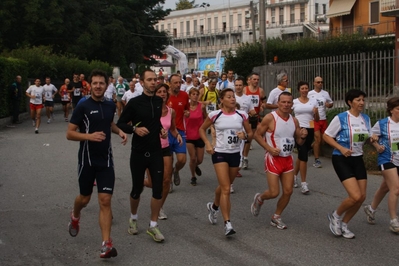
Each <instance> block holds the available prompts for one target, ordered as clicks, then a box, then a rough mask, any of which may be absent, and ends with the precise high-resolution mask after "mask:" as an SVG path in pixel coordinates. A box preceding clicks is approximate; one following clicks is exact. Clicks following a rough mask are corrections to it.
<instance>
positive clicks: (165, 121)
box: [161, 106, 172, 149]
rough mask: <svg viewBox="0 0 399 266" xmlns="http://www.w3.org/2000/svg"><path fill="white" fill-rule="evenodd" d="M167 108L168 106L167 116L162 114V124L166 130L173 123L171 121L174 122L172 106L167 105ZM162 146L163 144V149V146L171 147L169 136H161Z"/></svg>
mask: <svg viewBox="0 0 399 266" xmlns="http://www.w3.org/2000/svg"><path fill="white" fill-rule="evenodd" d="M166 107H167V106H166ZM167 108H168V112H167V113H166V115H165V116H162V117H161V124H162V127H163V128H164V129H165V130H166V131H168V130H169V128H170V124H171V122H172V111H171V109H170V107H167ZM161 146H162V149H163V148H166V147H169V140H168V138H166V139H163V138H161Z"/></svg>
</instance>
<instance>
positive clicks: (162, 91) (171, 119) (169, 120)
mask: <svg viewBox="0 0 399 266" xmlns="http://www.w3.org/2000/svg"><path fill="white" fill-rule="evenodd" d="M155 95H156V96H159V97H161V98H162V100H163V104H162V117H161V124H162V127H163V128H164V129H165V130H166V131H168V130H169V131H170V132H171V133H172V135H173V136H174V137H176V138H177V141H178V142H179V144H180V145H181V144H182V143H183V140H182V138H181V136H180V134H179V132H178V131H177V128H176V124H175V117H176V114H175V111H174V110H173V109H172V108H169V107H168V106H166V102H167V101H168V98H169V86H168V85H167V84H159V85H157V87H156V88H155ZM161 146H162V154H163V164H164V170H163V187H162V206H163V204H164V203H165V200H166V197H167V196H168V194H169V187H170V184H171V180H172V168H173V159H172V154H171V152H170V149H169V141H168V138H165V139H164V138H161ZM147 176H148V178H147V179H146V182H145V186H147V187H151V186H152V184H151V176H150V174H149V172H148V171H147ZM167 218H168V217H167V216H166V214H165V212H164V211H163V208H161V210H160V211H159V216H158V219H160V220H166V219H167Z"/></svg>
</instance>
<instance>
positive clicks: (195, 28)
mask: <svg viewBox="0 0 399 266" xmlns="http://www.w3.org/2000/svg"><path fill="white" fill-rule="evenodd" d="M197 28H198V25H197V20H196V19H194V34H197Z"/></svg>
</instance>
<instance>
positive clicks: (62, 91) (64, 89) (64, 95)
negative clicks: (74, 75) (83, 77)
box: [58, 79, 71, 122]
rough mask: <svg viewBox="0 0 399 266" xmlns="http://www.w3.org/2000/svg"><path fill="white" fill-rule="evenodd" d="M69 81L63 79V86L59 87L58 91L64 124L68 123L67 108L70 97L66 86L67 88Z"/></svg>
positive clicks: (69, 103)
mask: <svg viewBox="0 0 399 266" xmlns="http://www.w3.org/2000/svg"><path fill="white" fill-rule="evenodd" d="M69 83H70V81H69V79H65V81H64V84H63V85H62V86H61V88H60V90H59V91H58V94H59V95H60V97H61V103H62V110H63V111H64V119H65V122H68V121H69V120H68V117H69V106H70V105H71V97H70V94H69V92H68V86H69Z"/></svg>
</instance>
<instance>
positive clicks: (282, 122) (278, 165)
mask: <svg viewBox="0 0 399 266" xmlns="http://www.w3.org/2000/svg"><path fill="white" fill-rule="evenodd" d="M292 105H293V99H292V95H291V93H289V92H282V93H281V94H280V95H279V96H278V100H277V106H278V108H277V110H276V111H273V112H271V113H269V114H267V115H266V116H265V117H264V118H263V120H262V122H261V123H260V125H259V126H258V129H257V130H256V132H255V136H254V139H255V140H256V141H257V142H258V143H259V144H260V145H261V146H262V147H263V148H264V149H265V150H266V154H265V171H266V178H267V183H268V187H269V188H268V189H267V190H266V191H265V192H263V193H256V194H255V197H254V200H253V202H252V204H251V212H252V215H254V216H258V215H259V212H260V209H261V207H262V205H263V202H264V201H265V200H270V199H274V198H276V197H277V196H278V195H279V194H280V184H279V183H281V187H282V191H283V194H282V195H281V197H280V199H279V200H278V202H277V208H276V211H275V212H274V214H273V216H272V218H271V221H270V224H271V225H272V226H275V227H277V228H278V229H286V228H287V226H286V225H285V224H284V223H283V221H282V220H281V214H282V212H283V211H284V209H285V208H286V207H287V205H288V203H289V202H290V198H291V195H292V187H293V185H294V166H293V158H292V155H291V154H292V151H293V149H294V144H295V141H296V143H298V144H299V145H303V143H304V142H305V139H306V136H307V134H308V133H307V130H306V129H304V128H300V127H299V122H298V120H297V119H296V118H295V117H292V115H291V108H292Z"/></svg>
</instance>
